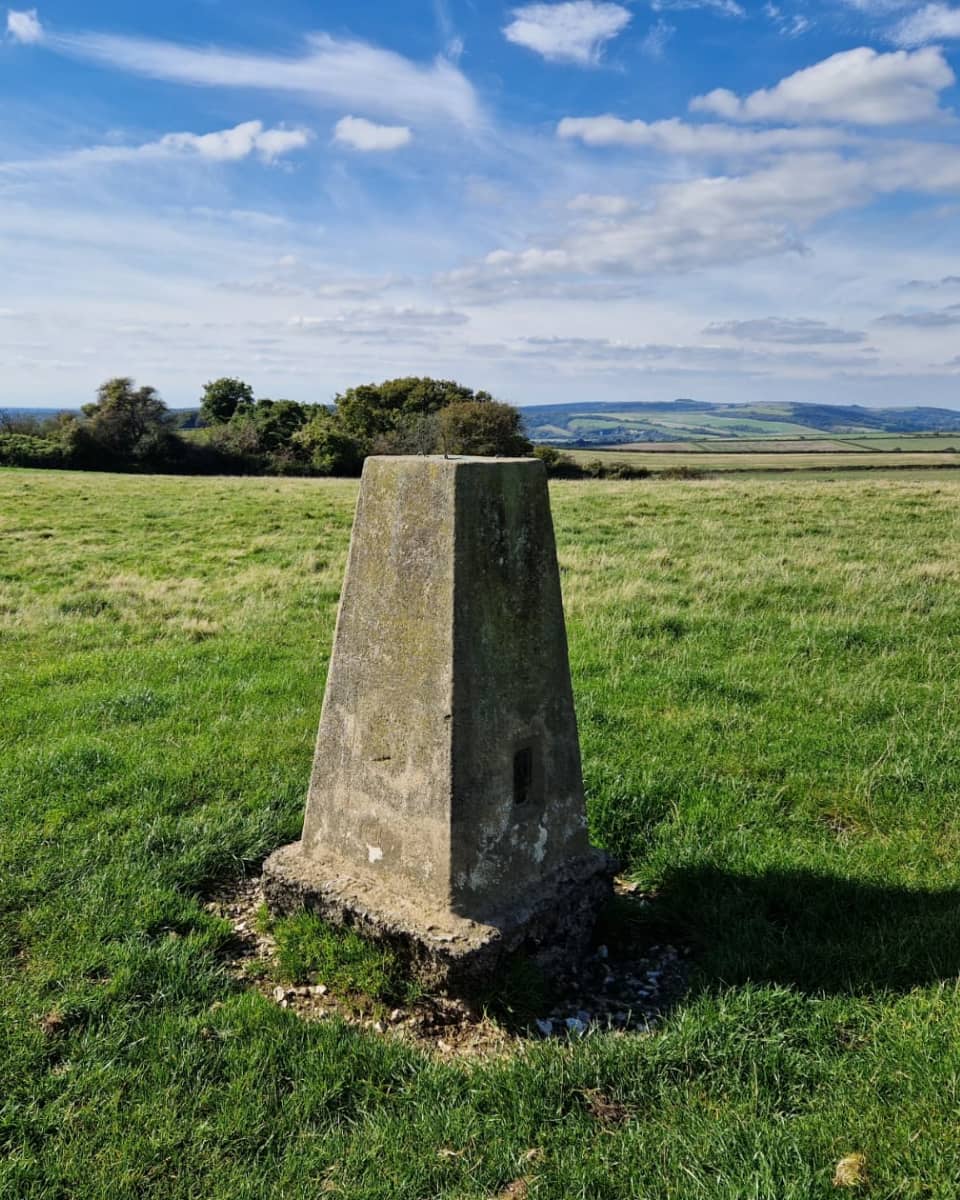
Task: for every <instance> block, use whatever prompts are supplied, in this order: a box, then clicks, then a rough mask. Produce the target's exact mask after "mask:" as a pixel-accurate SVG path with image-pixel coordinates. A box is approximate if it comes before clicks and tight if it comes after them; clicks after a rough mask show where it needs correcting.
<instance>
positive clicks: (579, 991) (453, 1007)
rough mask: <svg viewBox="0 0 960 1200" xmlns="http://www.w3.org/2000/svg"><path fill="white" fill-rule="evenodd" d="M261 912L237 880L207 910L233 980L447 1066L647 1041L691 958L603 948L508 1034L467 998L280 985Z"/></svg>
mask: <svg viewBox="0 0 960 1200" xmlns="http://www.w3.org/2000/svg"><path fill="white" fill-rule="evenodd" d="M617 893H618V895H620V896H621V897H629V898H630V899H631V901H633V902H634V903H636V904H637V905H638V906H639V905H643V904H644V903H645V902H646V898H645V897H644V896H642V895H640V894H638V893H637V892H636V885H634V884H631V883H628V882H626V881H622V880H618V881H617ZM263 904H264V898H263V890H262V886H261V880H260V878H259V877H251V878H247V879H242V880H239V881H236V882H233V883H231V884H229V885H227V886H225V887H224V888H222V889H221V890H220V891H218V892H216V893H215V894H214V895H212V896H211V897H210V899H209V900H208V902H207V904H206V908H207V911H208V912H211V913H214V914H216V915H217V916H219V917H221V918H223V919H224V920H226V921H229V922H230V924H231V926H232V927H233V931H234V938H233V941H232V942H231V944H230V946H229V950H228V957H227V964H228V968H229V970H230V973H231V974H232V975H233V976H234V977H235V978H236V979H238V980H240V981H241V982H242V983H244V985H246V986H248V987H252V988H255V989H256V990H257V991H259V992H260V993H261V994H262V995H264V996H266V997H268V998H269V999H270V1000H272V1001H273V1002H274V1003H275V1004H278V1005H279V1006H280V1007H281V1008H286V1009H291V1010H292V1011H293V1012H295V1013H296V1014H297V1016H299V1017H301V1018H302V1019H303V1020H305V1021H324V1020H330V1019H331V1018H339V1019H341V1020H343V1021H346V1022H347V1023H348V1024H351V1025H354V1026H356V1027H357V1028H362V1029H365V1030H368V1031H369V1032H372V1033H375V1034H378V1035H380V1036H383V1037H393V1038H399V1039H401V1040H403V1041H407V1042H411V1043H413V1044H415V1045H416V1046H418V1047H419V1048H420V1049H421V1050H426V1051H428V1052H429V1053H431V1054H434V1055H436V1056H438V1057H440V1058H443V1059H459V1058H490V1057H497V1056H502V1055H506V1054H510V1053H515V1052H517V1051H520V1050H522V1048H523V1047H524V1046H525V1045H527V1044H529V1043H530V1042H531V1041H542V1040H544V1039H546V1038H562V1037H567V1038H569V1037H582V1036H584V1035H585V1034H587V1033H590V1032H601V1031H602V1032H613V1033H617V1034H621V1035H624V1034H648V1033H652V1032H654V1031H655V1029H656V1026H657V1022H658V1019H659V1017H660V1016H661V1014H663V1013H664V1012H666V1011H667V1010H668V1009H670V1008H672V1007H673V1006H674V1005H675V1004H676V1003H677V1001H678V1000H679V999H680V998H681V996H682V995H683V994H684V992H685V991H686V987H687V980H688V976H689V963H688V958H687V951H686V950H685V949H678V948H677V947H675V946H670V945H653V946H649V947H642V948H641V947H635V948H631V950H630V951H629V952H628V953H623V952H616V951H614V950H612V949H610V948H609V947H607V946H598V947H596V949H595V950H594V951H593V952H592V953H591V954H590V956H589V957H588V958H587V959H586V960H585V961H584V963H583V964H582V966H581V969H580V971H579V972H578V974H577V976H576V978H571V979H568V980H565V981H564V982H563V984H562V985H561V986H560V987H559V988H558V991H557V992H556V994H555V995H554V996H553V997H552V1000H551V1002H550V1007H549V1008H548V1009H546V1010H545V1011H544V1012H543V1013H542V1014H537V1016H536V1017H535V1018H534V1019H532V1020H531V1021H529V1022H528V1023H527V1024H525V1025H523V1026H522V1027H521V1028H517V1027H513V1028H508V1027H506V1026H505V1025H504V1024H502V1023H499V1022H497V1021H495V1020H493V1019H492V1018H491V1017H490V1016H489V1015H488V1014H487V1013H486V1012H485V1011H483V1010H482V1009H480V1008H478V1007H476V1006H474V1005H471V1004H470V1003H469V1002H467V1001H466V1000H462V999H459V998H455V997H448V996H433V995H424V996H420V997H418V999H417V1000H415V1001H414V1002H412V1003H410V1004H406V1005H402V1006H400V1007H389V1006H388V1005H385V1004H383V1003H382V1002H380V1001H377V1000H373V999H371V998H370V997H369V996H364V995H362V994H359V993H356V992H350V993H338V992H336V991H335V990H334V989H332V988H330V987H329V986H328V985H327V984H326V983H325V982H324V981H323V980H322V979H319V978H318V979H316V980H314V981H312V982H311V983H309V984H300V985H293V984H284V983H279V982H278V981H277V969H276V949H277V947H276V943H275V941H274V940H273V938H272V937H271V936H270V935H269V934H268V933H265V932H263V931H262V928H260V927H259V926H260V924H261V923H260V922H259V921H258V913H259V912H260V910H261V909H262V906H263Z"/></svg>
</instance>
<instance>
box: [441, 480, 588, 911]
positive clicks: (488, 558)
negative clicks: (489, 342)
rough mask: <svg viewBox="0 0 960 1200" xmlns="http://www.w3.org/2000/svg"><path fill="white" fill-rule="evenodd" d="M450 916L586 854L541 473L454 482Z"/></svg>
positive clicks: (495, 905) (485, 904) (499, 901)
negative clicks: (451, 909) (453, 911)
mask: <svg viewBox="0 0 960 1200" xmlns="http://www.w3.org/2000/svg"><path fill="white" fill-rule="evenodd" d="M454 575H455V577H454V672H453V712H454V715H453V812H452V833H453V836H452V839H451V890H452V906H453V908H454V910H455V911H456V912H458V913H460V914H461V915H463V916H467V917H478V916H482V915H483V914H484V913H485V912H488V911H491V910H494V911H495V910H497V909H501V908H503V907H504V905H509V904H510V902H511V901H513V900H516V899H519V898H520V897H521V896H522V894H523V892H524V890H525V889H527V888H529V886H530V885H531V884H532V883H535V882H536V881H537V880H539V879H541V878H543V877H544V876H546V875H549V874H550V873H551V872H552V871H554V870H556V869H557V868H558V867H560V866H562V864H563V863H565V862H568V861H569V860H571V859H573V858H576V857H578V856H580V855H583V854H586V853H587V852H588V851H589V843H588V840H587V831H586V817H585V809H584V797H583V780H582V774H581V766H580V746H579V741H578V738H577V724H576V717H575V715H574V707H573V693H572V689H571V685H570V668H569V662H568V657H567V637H566V629H565V626H564V620H563V605H562V601H561V596H560V575H559V569H558V566H557V554H556V547H555V543H554V536H553V522H552V520H551V516H550V503H549V497H548V493H547V481H546V472H545V471H544V469H543V466H542V464H540V463H537V462H532V461H529V460H526V461H524V460H521V461H507V462H498V461H493V462H490V461H487V462H484V461H482V460H481V461H474V462H470V463H465V464H464V465H463V466H462V468H461V469H460V470H459V471H458V472H457V497H456V568H455V573H454Z"/></svg>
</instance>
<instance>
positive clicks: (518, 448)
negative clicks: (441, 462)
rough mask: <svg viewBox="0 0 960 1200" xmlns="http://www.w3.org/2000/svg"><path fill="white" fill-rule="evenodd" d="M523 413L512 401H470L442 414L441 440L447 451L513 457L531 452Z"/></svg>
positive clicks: (440, 418) (453, 406)
mask: <svg viewBox="0 0 960 1200" xmlns="http://www.w3.org/2000/svg"><path fill="white" fill-rule="evenodd" d="M521 420H522V418H521V416H520V412H519V410H518V409H516V408H514V407H513V405H512V404H500V403H498V402H497V401H496V400H485V401H481V402H478V401H476V400H466V401H462V402H461V403H458V404H451V405H448V407H446V408H445V409H443V410H442V412H441V413H440V414H439V424H440V443H441V446H442V448H443V451H444V453H445V454H477V455H483V456H487V457H512V456H518V457H520V456H523V455H526V454H529V453H530V451H531V450H532V448H533V447H532V446H531V444H530V442H529V441H528V440H527V438H526V437H525V435H524V433H523V429H522V426H521Z"/></svg>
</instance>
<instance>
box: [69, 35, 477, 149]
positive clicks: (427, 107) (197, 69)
mask: <svg viewBox="0 0 960 1200" xmlns="http://www.w3.org/2000/svg"><path fill="white" fill-rule="evenodd" d="M306 42H307V49H306V52H305V53H303V54H300V55H298V56H296V57H280V56H277V55H270V54H256V53H252V52H246V51H242V50H222V49H218V48H216V47H209V48H208V47H204V48H197V47H193V46H184V45H180V44H179V43H177V42H164V41H158V40H155V39H151V38H132V37H122V36H116V35H109V34H97V33H76V34H71V35H57V36H56V37H48V38H46V39H45V43H46V45H48V46H50V47H51V48H52V49H54V50H56V51H58V52H59V53H62V54H68V55H71V56H73V57H76V58H81V59H84V60H87V61H90V62H97V63H102V64H104V65H106V66H110V67H114V68H116V69H118V70H123V71H129V72H132V73H133V74H136V75H145V76H148V77H149V78H152V79H166V80H170V81H171V82H174V83H184V84H191V85H193V86H196V87H224V88H258V89H263V90H265V91H271V92H296V93H298V94H300V95H303V96H306V97H308V98H309V99H311V100H313V101H315V102H316V103H318V104H322V105H329V106H336V107H338V108H340V111H341V112H342V111H343V109H344V108H352V109H361V110H365V111H367V112H370V113H375V114H377V115H389V116H391V117H402V118H404V119H408V120H417V121H423V122H428V123H430V124H436V123H437V122H438V121H453V122H455V123H457V124H460V125H465V126H475V125H478V124H480V123H481V121H482V116H481V112H480V106H479V102H478V100H477V97H476V94H475V92H474V90H473V87H472V85H471V84H470V82H469V81H468V80H467V78H466V76H464V75H463V73H462V72H461V71H460V70H459V68H458V67H456V66H455V65H454V64H453V63H451V62H450V61H448V60H447V59H444V58H439V59H437V60H436V61H434V62H432V63H431V64H430V65H429V66H422V65H421V64H419V63H415V62H412V61H411V60H410V59H408V58H404V57H403V56H402V55H400V54H396V53H394V52H393V51H391V50H382V49H380V48H379V47H377V46H372V45H370V44H369V43H367V42H360V41H347V40H344V39H340V38H334V37H330V36H329V35H327V34H324V33H317V34H312V35H311V36H310V37H308V38H307V39H306Z"/></svg>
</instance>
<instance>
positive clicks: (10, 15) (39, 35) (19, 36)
mask: <svg viewBox="0 0 960 1200" xmlns="http://www.w3.org/2000/svg"><path fill="white" fill-rule="evenodd" d="M7 33H8V34H9V35H10V37H12V38H13V40H14V41H15V42H23V43H25V44H27V45H29V44H31V43H35V42H42V41H43V26H42V25H41V24H40V18H39V17H38V16H37V10H36V9H35V8H29V9H26V10H25V11H21V12H17V10H16V9H13V8H11V9H10V10H9V11H8V12H7Z"/></svg>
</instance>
